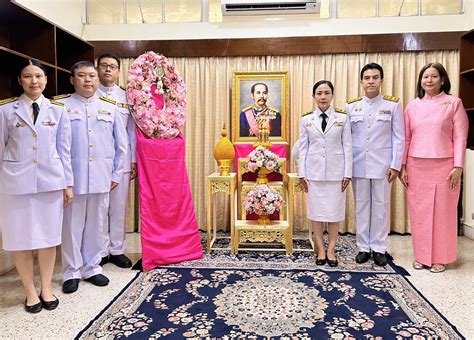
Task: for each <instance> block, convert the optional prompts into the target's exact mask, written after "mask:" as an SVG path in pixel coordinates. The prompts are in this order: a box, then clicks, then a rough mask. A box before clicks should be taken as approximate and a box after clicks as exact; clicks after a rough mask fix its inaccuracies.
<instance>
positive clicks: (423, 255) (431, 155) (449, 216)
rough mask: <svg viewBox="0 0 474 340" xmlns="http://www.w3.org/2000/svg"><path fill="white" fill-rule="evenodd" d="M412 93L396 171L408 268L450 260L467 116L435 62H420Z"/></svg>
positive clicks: (439, 266)
mask: <svg viewBox="0 0 474 340" xmlns="http://www.w3.org/2000/svg"><path fill="white" fill-rule="evenodd" d="M416 89H417V97H418V98H415V99H413V100H412V101H410V102H409V103H408V105H407V107H406V108H405V130H406V145H405V157H404V161H403V164H404V165H403V167H402V170H401V173H400V178H401V180H402V183H403V184H404V186H405V187H406V189H407V198H408V210H409V213H410V222H411V229H412V238H413V251H414V255H415V261H414V262H413V268H415V269H423V268H429V269H430V271H431V272H433V273H439V272H442V271H444V270H445V268H446V264H448V263H451V262H454V261H456V253H457V220H456V216H457V204H458V199H459V192H460V183H461V176H462V171H463V166H464V157H465V150H466V139H467V131H468V126H469V124H468V119H467V114H466V111H465V110H464V107H463V105H462V102H461V100H460V99H459V98H457V97H455V96H452V95H450V94H449V90H450V89H451V83H450V81H449V77H448V74H447V72H446V70H445V68H444V67H443V65H441V64H439V63H429V64H427V65H425V66H424V67H423V68H422V69H421V71H420V74H419V77H418V83H417V86H416Z"/></svg>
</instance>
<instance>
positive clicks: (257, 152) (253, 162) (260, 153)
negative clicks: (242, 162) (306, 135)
mask: <svg viewBox="0 0 474 340" xmlns="http://www.w3.org/2000/svg"><path fill="white" fill-rule="evenodd" d="M247 157H248V159H249V160H248V162H247V166H246V169H247V170H248V171H250V172H256V173H258V172H259V171H260V170H261V169H262V168H267V169H268V170H270V172H273V171H278V170H280V167H281V161H280V158H279V157H278V155H276V154H275V153H273V152H271V151H270V150H268V149H267V148H265V147H263V146H258V147H257V148H255V149H254V150H253V151H252V152H251V153H249V154H248V156H247Z"/></svg>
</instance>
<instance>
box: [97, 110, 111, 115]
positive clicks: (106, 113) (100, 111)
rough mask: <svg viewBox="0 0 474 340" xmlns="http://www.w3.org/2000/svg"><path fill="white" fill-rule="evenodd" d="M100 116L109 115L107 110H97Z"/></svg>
mask: <svg viewBox="0 0 474 340" xmlns="http://www.w3.org/2000/svg"><path fill="white" fill-rule="evenodd" d="M99 114H100V115H110V114H111V113H110V112H109V111H107V110H99Z"/></svg>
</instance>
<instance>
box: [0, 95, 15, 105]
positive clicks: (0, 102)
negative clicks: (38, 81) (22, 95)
mask: <svg viewBox="0 0 474 340" xmlns="http://www.w3.org/2000/svg"><path fill="white" fill-rule="evenodd" d="M17 99H18V97H11V98H7V99H2V100H0V105H5V104H8V103H11V102H14V101H16V100H17Z"/></svg>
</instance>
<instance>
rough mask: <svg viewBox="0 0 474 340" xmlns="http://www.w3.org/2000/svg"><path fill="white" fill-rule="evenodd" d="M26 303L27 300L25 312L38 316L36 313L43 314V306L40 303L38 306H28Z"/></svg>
mask: <svg viewBox="0 0 474 340" xmlns="http://www.w3.org/2000/svg"><path fill="white" fill-rule="evenodd" d="M26 301H27V299H26V298H25V304H24V305H25V310H26V311H27V312H28V313H33V314H36V313H39V312H41V310H42V309H43V304H42V303H41V301H40V302H38V303H37V304H34V305H31V306H28V305H27V304H26Z"/></svg>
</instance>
